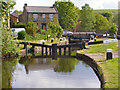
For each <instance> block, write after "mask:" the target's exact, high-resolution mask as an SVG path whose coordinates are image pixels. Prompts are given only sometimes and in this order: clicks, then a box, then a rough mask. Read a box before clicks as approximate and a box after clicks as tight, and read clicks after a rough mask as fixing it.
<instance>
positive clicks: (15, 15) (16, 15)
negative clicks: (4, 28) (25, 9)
mask: <svg viewBox="0 0 120 90" xmlns="http://www.w3.org/2000/svg"><path fill="white" fill-rule="evenodd" d="M10 15H12V16H14V17H17V18H18V17H19V15H18V14H10Z"/></svg>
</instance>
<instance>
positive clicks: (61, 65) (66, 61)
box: [54, 58, 79, 73]
mask: <svg viewBox="0 0 120 90" xmlns="http://www.w3.org/2000/svg"><path fill="white" fill-rule="evenodd" d="M59 59H60V60H59V62H58V64H57V66H56V68H54V71H55V72H64V73H67V72H72V71H73V70H74V69H75V65H76V64H78V63H79V61H78V60H77V59H73V58H59Z"/></svg>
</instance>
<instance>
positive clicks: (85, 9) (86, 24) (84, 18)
mask: <svg viewBox="0 0 120 90" xmlns="http://www.w3.org/2000/svg"><path fill="white" fill-rule="evenodd" d="M94 22H95V17H94V13H93V9H92V8H91V7H90V6H89V4H85V6H82V10H81V29H82V30H84V31H94V30H93V29H94Z"/></svg>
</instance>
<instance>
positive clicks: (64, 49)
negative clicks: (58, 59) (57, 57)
mask: <svg viewBox="0 0 120 90" xmlns="http://www.w3.org/2000/svg"><path fill="white" fill-rule="evenodd" d="M64 55H66V47H64Z"/></svg>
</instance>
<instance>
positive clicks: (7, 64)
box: [2, 58, 18, 88]
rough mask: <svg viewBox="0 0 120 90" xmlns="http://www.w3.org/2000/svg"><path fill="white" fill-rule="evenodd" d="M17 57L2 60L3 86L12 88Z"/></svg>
mask: <svg viewBox="0 0 120 90" xmlns="http://www.w3.org/2000/svg"><path fill="white" fill-rule="evenodd" d="M17 60H18V59H17V58H15V59H13V58H12V59H11V60H9V61H4V62H2V88H12V85H11V81H12V78H13V73H14V70H15V68H16V64H17Z"/></svg>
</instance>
